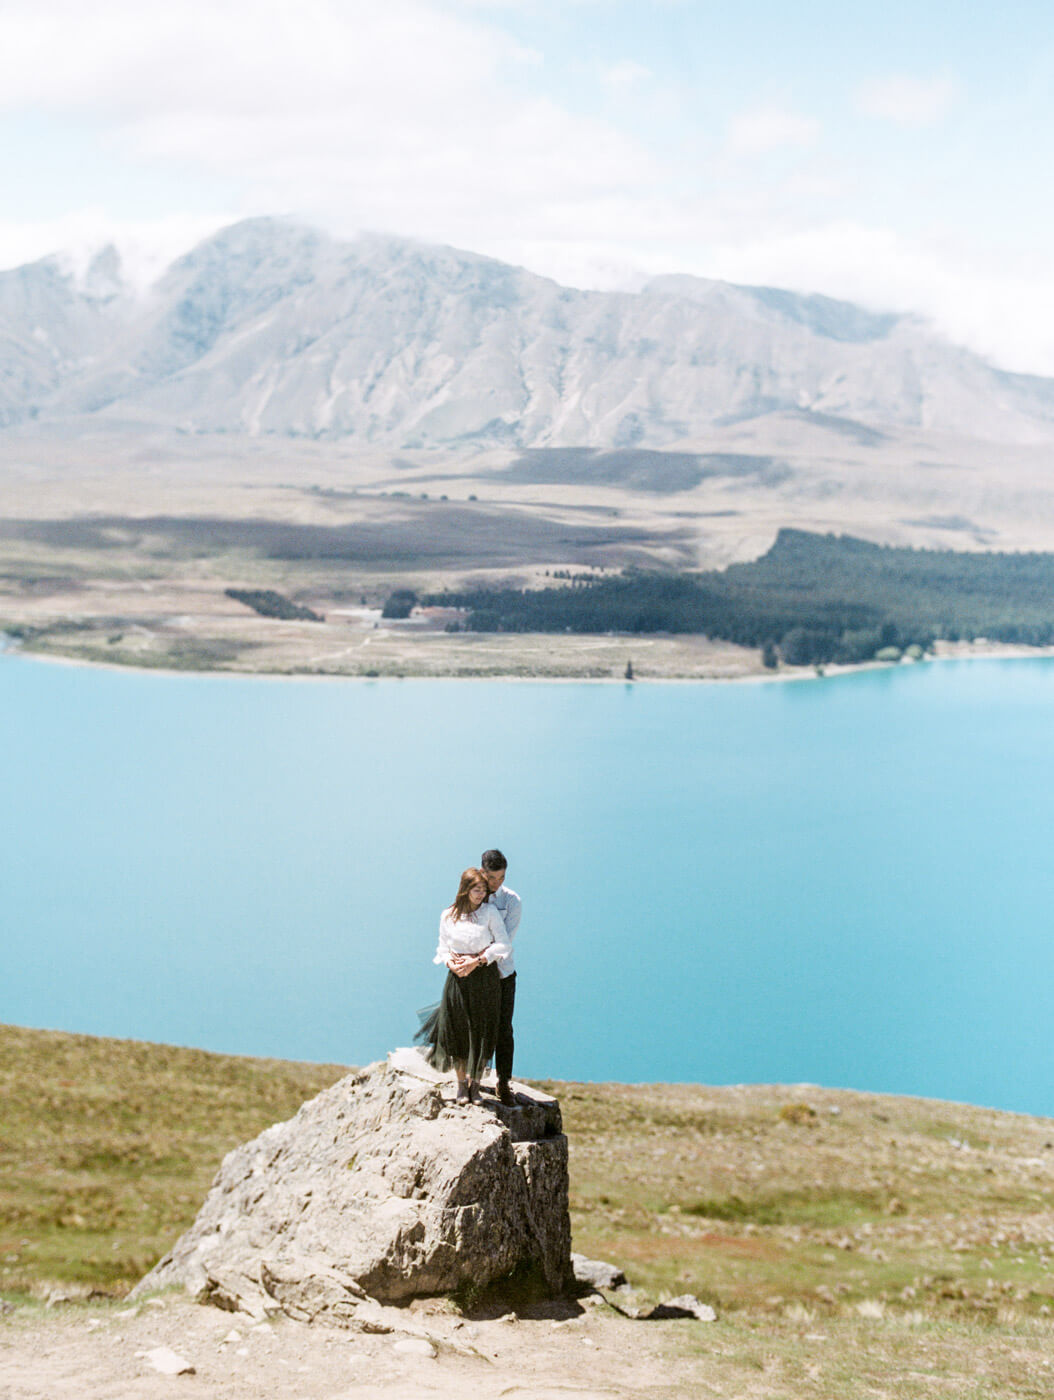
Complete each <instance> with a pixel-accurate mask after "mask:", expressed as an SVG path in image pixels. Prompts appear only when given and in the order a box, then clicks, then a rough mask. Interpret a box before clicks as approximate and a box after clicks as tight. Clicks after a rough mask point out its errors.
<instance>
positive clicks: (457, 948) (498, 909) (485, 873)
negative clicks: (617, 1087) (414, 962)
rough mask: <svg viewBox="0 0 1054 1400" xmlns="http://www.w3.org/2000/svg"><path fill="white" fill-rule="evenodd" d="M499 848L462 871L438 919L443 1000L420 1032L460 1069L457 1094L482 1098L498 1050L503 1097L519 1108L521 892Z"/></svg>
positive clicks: (435, 1055)
mask: <svg viewBox="0 0 1054 1400" xmlns="http://www.w3.org/2000/svg"><path fill="white" fill-rule="evenodd" d="M506 869H507V862H506V860H505V857H504V856H503V855H502V853H501V852H500V851H484V852H483V857H482V859H481V860H480V863H479V866H478V867H477V866H474V865H470V866H469V868H468V869H467V870H465V871H464V872H463V873H462V876H461V882H460V884H459V885H458V888H457V895H456V897H455V899H454V902H453V904H451V906H450V908H449V909H444V910H443V913H442V915H441V916H440V919H439V947H438V948H437V949H436V955H435V959H434V961H435V962H437V963H442V964H443V965H444V966H445V967H446V968H447V969H448V972H447V979H446V982H445V983H444V986H443V996H442V999H441V1000H440V1002H439V1005H438V1006H437V1007H435V1008H434V1009H433V1010H432V1011H431V1012H429V1013H428V1014H427V1015H426V1016H425V1018H424V1019H423V1020H422V1023H421V1029H420V1031H418V1033H417V1036H416V1039H417V1040H419V1041H423V1042H424V1044H425V1045H428V1046H431V1048H432V1063H433V1064H434V1065H435V1066H436V1068H437V1069H439V1070H441V1071H443V1073H445V1072H446V1071H447V1070H448V1069H449V1068H450V1066H451V1065H453V1067H454V1072H455V1073H456V1075H457V1102H458V1103H470V1102H471V1103H478V1102H479V1092H480V1080H481V1079H482V1077H483V1071H484V1070H485V1069H486V1067H487V1066H488V1064H489V1063H490V1060H491V1057H492V1056H493V1057H494V1058H495V1064H496V1068H497V1071H498V1089H497V1093H498V1098H499V1099H500V1101H501V1102H502V1103H503V1104H504V1105H505V1106H506V1107H507V1108H512V1107H514V1106H515V1104H516V1100H515V1098H514V1096H513V1093H512V1088H511V1085H510V1084H509V1080H510V1079H511V1078H512V1053H513V1038H512V1011H513V1006H514V1004H515V1001H516V970H515V968H514V966H513V961H512V940H513V937H514V936H515V933H516V929H517V927H518V926H519V922H520V897H519V895H518V894H515V893H514V892H513V891H512V890H510V889H509V888H508V886H507V885H506V884H505V872H506Z"/></svg>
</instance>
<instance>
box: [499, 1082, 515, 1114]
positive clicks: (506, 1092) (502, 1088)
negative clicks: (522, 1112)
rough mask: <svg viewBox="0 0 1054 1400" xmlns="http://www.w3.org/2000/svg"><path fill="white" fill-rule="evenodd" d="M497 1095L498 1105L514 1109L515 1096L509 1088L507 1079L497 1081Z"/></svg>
mask: <svg viewBox="0 0 1054 1400" xmlns="http://www.w3.org/2000/svg"><path fill="white" fill-rule="evenodd" d="M497 1093H498V1102H499V1103H502V1104H504V1105H505V1107H506V1108H515V1107H516V1095H515V1094H514V1093H513V1092H512V1090H511V1089H510V1088H509V1081H508V1080H507V1079H499V1080H498V1090H497Z"/></svg>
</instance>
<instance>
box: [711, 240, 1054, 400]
mask: <svg viewBox="0 0 1054 1400" xmlns="http://www.w3.org/2000/svg"><path fill="white" fill-rule="evenodd" d="M705 269H706V273H707V274H708V275H709V276H713V277H720V278H723V279H725V280H727V281H730V282H747V283H752V284H758V283H761V284H765V285H768V286H777V287H787V288H790V289H792V290H795V291H801V292H821V293H824V294H825V295H827V296H832V297H837V298H840V299H842V300H846V301H854V302H859V303H861V304H863V305H865V306H870V307H872V308H874V309H876V310H880V311H899V312H902V313H909V314H916V315H921V316H923V317H925V318H926V319H927V320H929V321H931V322H932V323H933V325H934V326H935V328H936V329H937V330H938V331H939V332H940V333H941V334H943V335H944V336H946V337H947V339H949V340H950V341H952V342H954V343H955V344H958V345H965V346H967V347H969V348H970V349H972V350H973V351H975V352H976V353H977V354H980V355H982V356H984V357H985V358H986V359H990V360H992V361H993V362H995V363H996V364H998V365H1000V366H1002V368H1004V369H1010V370H1016V371H1019V372H1021V373H1033V374H1047V375H1051V376H1054V257H1051V258H1048V259H1046V260H1045V261H1044V262H1042V263H1036V264H1033V265H1031V266H1030V267H1029V268H1027V269H1026V270H1023V271H1020V272H1018V271H1016V270H1012V269H1010V268H1008V267H1007V266H1006V264H1005V263H1004V262H1002V261H999V260H996V259H994V258H985V259H981V258H976V257H971V256H969V255H968V254H967V253H966V251H965V250H964V249H963V248H961V247H957V246H952V245H949V244H948V243H946V242H942V241H939V240H934V241H931V242H926V241H919V240H915V239H909V238H905V237H903V236H901V235H898V234H896V233H894V232H892V231H891V230H888V229H876V228H868V227H866V226H864V225H861V224H856V223H851V222H846V221H833V222H831V223H829V224H825V225H823V226H821V227H816V228H812V229H808V230H800V231H797V232H789V233H785V234H780V235H776V236H772V237H768V236H765V237H761V238H757V239H755V240H753V241H746V242H742V243H736V244H726V245H725V246H723V247H722V246H717V245H715V246H713V247H712V248H711V249H710V250H709V252H708V254H707V257H706V260H705ZM700 270H701V269H700Z"/></svg>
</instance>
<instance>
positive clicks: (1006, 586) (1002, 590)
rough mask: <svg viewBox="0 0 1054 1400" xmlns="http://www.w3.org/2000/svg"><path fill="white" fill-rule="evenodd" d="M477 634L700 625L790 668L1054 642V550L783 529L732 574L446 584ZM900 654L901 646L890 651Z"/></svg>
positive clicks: (635, 572)
mask: <svg viewBox="0 0 1054 1400" xmlns="http://www.w3.org/2000/svg"><path fill="white" fill-rule="evenodd" d="M425 601H428V602H432V603H444V604H446V605H447V606H458V607H462V608H465V609H467V610H468V612H469V616H468V619H467V621H466V623H465V626H466V628H468V629H469V630H471V631H476V632H564V631H566V632H629V633H644V632H693V633H701V634H704V635H706V636H709V637H714V638H719V639H722V640H725V641H731V642H739V643H741V644H743V645H745V646H755V647H764V648H767V656H768V657H769V658H771V659H772V661H773V662H774V661H775V659H776V657H777V656H778V657H779V658H780V659H782V660H783V661H784V662H786V663H788V664H790V665H809V664H823V663H825V662H841V663H848V662H854V661H866V660H870V659H871V658H873V657H874V656H875V655H876V654H877V653H879V652H882V651H884V650H885V649H887V648H898V649H900V650H903V649H905V648H907V647H909V646H918V647H921V648H923V649H925V648H927V647H930V646H932V644H933V642H934V641H936V640H937V639H939V638H940V639H945V640H948V641H957V640H959V639H965V640H973V639H974V638H976V637H980V636H984V637H988V638H991V639H992V640H994V641H1004V642H1019V643H1024V644H1026V645H1029V646H1042V645H1047V644H1049V643H1051V642H1054V554H994V553H991V554H964V553H958V552H955V551H951V550H936V549H905V548H900V547H894V546H889V545H876V544H870V543H868V542H867V541H866V540H858V539H854V538H852V537H851V536H847V535H817V534H810V533H808V532H807V531H804V530H781V531H780V532H779V535H778V536H777V538H776V541H775V543H774V544H773V546H772V548H771V549H770V550H769V551H768V553H767V554H764V555H762V556H761V558H760V559H756V560H753V561H752V562H751V563H749V564H733V565H731V566H730V567H729V568H727V569H725V570H723V571H720V572H718V571H712V572H696V573H662V572H657V571H647V570H639V569H627V570H626V571H625V572H623V573H622V574H619V575H617V576H614V577H608V578H600V579H598V578H596V577H595V576H588V577H585V576H583V577H581V578H577V579H574V580H572V582H571V584H570V585H569V586H561V587H553V588H541V589H529V590H528V589H486V588H479V589H473V590H469V591H467V592H463V593H444V594H441V595H436V596H433V597H431V598H429V599H427V600H425ZM887 654H888V653H887Z"/></svg>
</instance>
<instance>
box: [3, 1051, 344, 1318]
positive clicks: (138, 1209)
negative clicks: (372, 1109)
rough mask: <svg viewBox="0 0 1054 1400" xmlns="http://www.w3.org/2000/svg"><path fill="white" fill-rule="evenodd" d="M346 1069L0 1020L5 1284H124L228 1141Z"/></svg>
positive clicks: (23, 1287) (157, 1246)
mask: <svg viewBox="0 0 1054 1400" xmlns="http://www.w3.org/2000/svg"><path fill="white" fill-rule="evenodd" d="M341 1073H342V1070H341V1069H340V1068H339V1067H337V1066H324V1065H298V1064H291V1063H288V1062H285V1061H279V1060H273V1061H272V1060H253V1059H244V1058H238V1057H235V1056H223V1055H209V1054H206V1053H205V1052H204V1051H200V1050H186V1049H180V1048H177V1047H175V1046H167V1045H147V1044H143V1043H141V1042H137V1041H120V1040H104V1039H98V1038H95V1037H91V1036H78V1035H66V1034H62V1033H58V1032H52V1031H35V1030H22V1029H19V1028H17V1027H11V1026H5V1027H2V1028H0V1293H2V1294H3V1295H4V1296H6V1297H9V1298H12V1297H20V1296H25V1295H27V1294H38V1295H39V1294H40V1293H42V1292H44V1293H46V1292H47V1291H48V1290H49V1289H51V1288H52V1287H63V1286H74V1287H79V1288H88V1289H96V1290H99V1291H104V1292H113V1293H116V1294H123V1293H125V1292H127V1290H128V1289H129V1288H130V1287H131V1286H132V1284H133V1283H134V1282H135V1281H136V1280H137V1279H138V1278H140V1277H141V1276H142V1275H143V1274H144V1273H145V1272H146V1271H147V1270H148V1269H149V1268H150V1267H152V1265H153V1264H154V1263H155V1262H156V1261H157V1259H158V1258H160V1256H161V1255H162V1254H163V1253H164V1252H165V1250H166V1249H167V1248H168V1247H169V1245H170V1244H171V1243H172V1242H173V1240H174V1239H175V1238H176V1237H177V1236H178V1235H179V1234H180V1232H181V1231H182V1230H183V1229H184V1228H185V1227H186V1225H187V1224H188V1223H189V1222H190V1221H191V1220H192V1219H193V1217H194V1215H195V1213H196V1211H197V1208H198V1206H199V1205H200V1203H201V1201H202V1199H203V1197H204V1195H205V1193H206V1191H207V1190H208V1188H209V1185H210V1183H211V1181H212V1177H213V1176H214V1174H215V1171H216V1168H217V1166H218V1165H219V1162H220V1159H221V1158H222V1157H223V1155H224V1153H226V1152H228V1151H229V1150H230V1149H231V1148H232V1147H235V1146H237V1144H238V1143H240V1142H244V1141H245V1140H246V1139H247V1138H250V1137H253V1136H255V1134H257V1133H258V1132H260V1131H261V1130H262V1129H263V1128H264V1127H266V1126H267V1125H268V1124H269V1123H273V1122H275V1121H278V1120H280V1119H283V1118H288V1117H289V1116H290V1115H291V1114H292V1113H294V1112H295V1111H296V1109H297V1108H298V1107H299V1105H300V1104H301V1103H302V1102H303V1100H304V1099H305V1098H308V1097H310V1096H311V1095H313V1094H315V1093H317V1092H318V1091H319V1090H320V1089H322V1088H324V1087H325V1086H326V1085H327V1084H331V1083H332V1082H333V1080H334V1079H336V1078H337V1077H338V1076H339V1075H340V1074H341Z"/></svg>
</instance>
